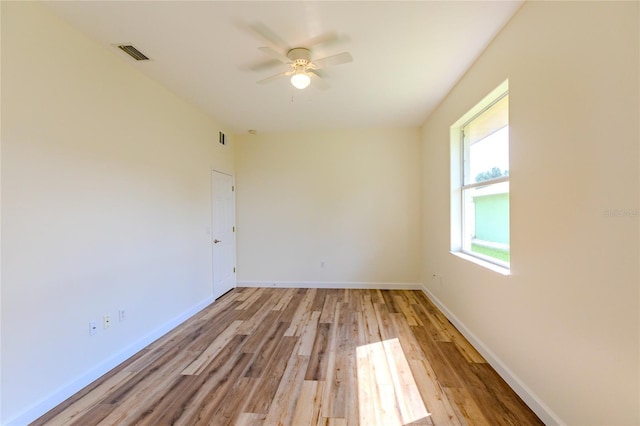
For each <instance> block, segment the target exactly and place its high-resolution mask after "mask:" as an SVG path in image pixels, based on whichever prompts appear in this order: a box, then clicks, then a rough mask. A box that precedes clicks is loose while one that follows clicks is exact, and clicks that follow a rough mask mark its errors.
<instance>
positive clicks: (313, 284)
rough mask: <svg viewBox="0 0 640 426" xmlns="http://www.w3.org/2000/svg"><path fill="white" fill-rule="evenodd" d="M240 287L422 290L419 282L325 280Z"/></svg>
mask: <svg viewBox="0 0 640 426" xmlns="http://www.w3.org/2000/svg"><path fill="white" fill-rule="evenodd" d="M236 285H237V286H238V287H273V288H353V289H368V288H371V289H379V290H422V284H418V283H380V282H323V281H238V282H237V284H236Z"/></svg>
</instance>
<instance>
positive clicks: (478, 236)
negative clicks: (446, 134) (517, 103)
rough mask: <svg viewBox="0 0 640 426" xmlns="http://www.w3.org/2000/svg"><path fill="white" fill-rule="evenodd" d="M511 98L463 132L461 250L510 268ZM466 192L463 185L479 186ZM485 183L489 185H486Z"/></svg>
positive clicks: (504, 98)
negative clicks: (508, 179)
mask: <svg viewBox="0 0 640 426" xmlns="http://www.w3.org/2000/svg"><path fill="white" fill-rule="evenodd" d="M508 99H509V98H508V96H504V97H503V98H501V99H500V100H498V101H497V102H496V103H494V104H493V105H492V106H490V107H489V108H487V109H486V110H485V111H484V112H482V113H481V114H480V115H478V116H477V117H475V118H474V119H473V120H472V121H471V122H469V123H468V124H467V125H465V126H464V128H463V135H464V136H463V144H464V150H463V163H464V167H463V188H462V250H463V251H464V252H467V253H469V254H473V255H474V256H477V257H480V258H483V259H486V260H489V261H491V262H494V263H497V264H501V265H504V266H507V267H508V266H509V261H510V241H509V181H506V182H497V183H492V181H493V180H494V179H498V178H504V177H507V176H509V116H508V106H509V100H508ZM478 183H483V184H482V185H481V186H474V187H472V188H464V185H472V184H473V185H477V184H478ZM484 183H486V184H484Z"/></svg>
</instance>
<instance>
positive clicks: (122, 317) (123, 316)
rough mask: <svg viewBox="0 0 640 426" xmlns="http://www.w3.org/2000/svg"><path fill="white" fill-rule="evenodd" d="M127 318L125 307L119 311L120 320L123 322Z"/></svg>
mask: <svg viewBox="0 0 640 426" xmlns="http://www.w3.org/2000/svg"><path fill="white" fill-rule="evenodd" d="M125 318H126V316H125V311H124V309H120V310H119V311H118V321H120V322H122V321H124V320H125Z"/></svg>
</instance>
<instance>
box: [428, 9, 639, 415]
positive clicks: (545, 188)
mask: <svg viewBox="0 0 640 426" xmlns="http://www.w3.org/2000/svg"><path fill="white" fill-rule="evenodd" d="M638 17H639V11H638V3H637V2H626V3H622V2H527V3H525V4H524V6H523V7H522V8H521V9H520V11H519V12H518V13H517V14H516V16H515V17H514V18H513V19H512V21H511V22H510V23H509V24H508V25H507V26H506V27H505V29H504V30H503V31H502V32H501V33H500V34H499V36H498V37H497V38H496V39H495V40H494V42H493V43H492V44H491V45H490V46H489V48H488V49H487V50H486V51H485V52H484V53H483V55H481V57H480V58H479V59H478V61H477V62H476V63H475V64H474V66H473V67H472V68H471V69H470V71H469V72H468V73H467V74H466V75H465V76H464V77H463V78H462V80H461V81H460V82H459V83H458V85H457V86H456V87H455V89H454V90H453V91H452V92H451V93H450V94H449V95H448V97H447V98H446V100H445V101H444V102H443V103H442V104H441V105H440V106H439V107H438V109H437V110H436V111H435V112H434V113H433V114H432V115H431V116H430V117H429V118H428V119H427V120H426V122H425V123H424V126H423V129H422V141H423V185H424V195H425V197H424V204H423V223H424V233H423V237H424V253H423V258H422V259H423V275H422V276H423V280H424V283H425V285H426V287H427V288H428V290H429V292H431V294H433V295H434V296H435V297H436V298H437V299H438V300H439V301H440V302H441V303H442V305H443V306H444V307H445V308H446V309H447V310H448V311H449V313H450V314H451V315H453V316H455V317H456V318H457V320H459V322H460V323H461V324H463V325H464V327H465V328H466V331H467V332H468V333H471V334H472V335H474V336H475V338H477V340H478V341H479V342H481V343H482V344H483V345H484V349H485V353H486V352H487V351H486V350H488V351H489V352H491V353H492V355H493V356H494V357H495V359H497V360H500V361H502V367H504V368H503V369H506V370H510V371H511V373H512V374H513V376H514V377H515V378H517V379H519V383H518V385H521V388H524V389H526V388H528V390H529V391H530V392H531V395H533V398H530V399H529V402H530V403H533V405H536V404H538V403H539V404H538V405H540V406H544V405H546V408H547V409H548V410H549V412H550V413H551V415H550V416H549V417H547V418H545V420H547V421H549V422H553V421H554V420H559V421H562V422H566V423H567V424H571V425H588V424H592V425H603V424H607V425H614V424H618V425H631V424H640V414H639V401H640V393H639V389H638V387H639V381H638V378H639V361H640V352H639V339H640V329H639V291H638V287H639V283H640V275H639V271H638V262H639V255H640V253H639V238H638V235H639V222H640V217H639V213H638V208H639V204H638V199H639V185H638V176H639V168H638V154H639V151H638V146H639V142H638V141H639V133H638V130H639V116H640V111H639V107H638V99H639V98H638V93H639V87H638V80H639V77H638V76H639V75H640V74H639V71H640V70H639V65H638V60H639V44H638V38H639V37H638V34H639V27H638ZM507 78H508V79H509V86H510V123H511V126H510V133H511V160H510V161H511V164H510V166H511V167H510V175H511V253H512V255H511V259H512V260H511V267H512V274H511V275H510V276H502V275H499V274H497V273H494V272H491V271H488V270H486V269H483V268H482V267H479V266H476V265H474V264H471V263H469V262H467V261H465V260H462V259H460V258H458V257H455V256H453V255H451V254H449V252H448V251H449V248H450V237H449V208H448V205H449V193H450V188H449V167H448V165H449V149H450V144H449V126H451V124H452V123H453V122H455V121H456V120H457V119H458V118H459V117H460V116H462V115H463V114H464V113H465V112H466V111H467V110H469V109H470V108H471V107H473V106H474V105H475V103H477V102H478V101H479V100H480V99H482V98H483V97H484V96H485V95H486V94H487V93H489V92H490V91H491V90H492V89H494V88H495V87H496V86H498V84H500V83H501V82H502V81H503V80H505V79H507ZM615 210H618V211H623V212H625V213H623V215H622V216H620V217H611V216H609V215H607V212H608V211H609V212H611V211H615ZM434 275H435V277H434ZM536 397H537V399H538V400H537V401H535V399H536ZM553 413H555V416H556V417H555V419H554V416H553Z"/></svg>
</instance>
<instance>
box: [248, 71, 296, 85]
mask: <svg viewBox="0 0 640 426" xmlns="http://www.w3.org/2000/svg"><path fill="white" fill-rule="evenodd" d="M290 73H291V72H290V71H284V72H281V73H278V74H276V75H272V76H271V77H267V78H263V79H262V80H258V81H256V83H257V84H267V83H271V82H272V81H274V80H277V79H279V78H280V77H284V76H287V75H289V74H290Z"/></svg>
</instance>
